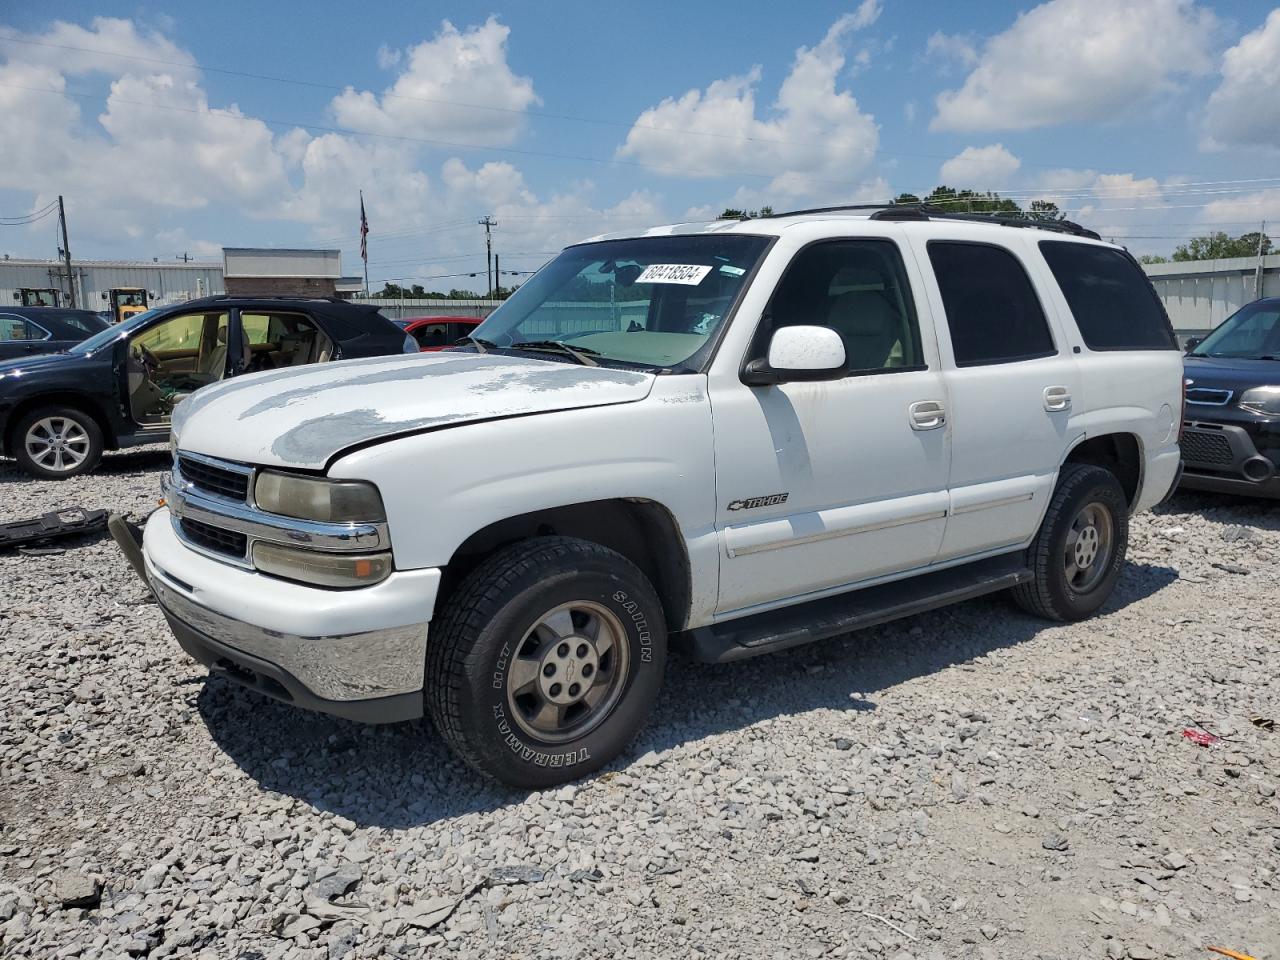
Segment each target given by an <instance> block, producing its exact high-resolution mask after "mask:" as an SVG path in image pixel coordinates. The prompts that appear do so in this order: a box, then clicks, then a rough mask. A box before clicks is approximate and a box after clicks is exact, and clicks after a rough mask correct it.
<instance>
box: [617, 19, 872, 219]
mask: <svg viewBox="0 0 1280 960" xmlns="http://www.w3.org/2000/svg"><path fill="white" fill-rule="evenodd" d="M878 15H879V5H878V4H873V3H869V2H867V3H863V4H862V6H861V7H859V8H858V10H857V11H856V12H855V13H851V14H846V15H845V16H843V17H841V18H840V19H839V20H837V21H836V22H835V23H834V24H833V25H832V26H831V28H830V29H829V30H828V31H827V34H826V36H825V37H823V39H822V41H821V42H820V43H819V44H817V45H816V46H814V47H801V48H800V49H799V50H797V51H796V55H795V60H794V61H793V63H792V66H791V72H790V73H789V74H788V75H787V77H786V79H784V80H783V82H782V86H781V88H780V89H779V91H778V96H777V99H776V100H775V101H774V103H773V111H772V112H773V116H772V117H771V118H769V119H762V118H760V117H757V116H756V88H757V87H758V86H759V83H760V80H761V70H760V68H759V67H758V66H757V67H753V68H752V69H751V70H750V71H748V72H747V73H746V74H743V75H741V76H735V77H727V78H725V79H721V80H716V81H714V82H712V83H711V84H710V85H709V86H707V88H706V89H705V90H696V89H695V90H689V91H688V92H686V93H685V94H684V95H683V96H681V97H679V98H671V97H669V98H667V99H665V100H663V101H662V102H661V103H659V104H658V105H657V106H655V107H650V108H649V109H647V110H645V111H644V112H643V113H642V114H640V116H639V117H638V118H637V119H636V122H635V124H634V125H633V126H632V128H631V130H630V131H629V132H628V134H627V139H626V142H625V143H624V144H623V145H622V147H621V148H620V149H619V150H618V155H619V156H621V157H625V158H629V159H634V160H637V161H640V162H641V163H645V164H651V165H653V166H654V167H656V168H659V169H660V170H661V171H662V172H666V173H671V174H675V175H684V176H707V177H712V176H733V175H743V174H752V173H770V174H775V176H774V179H773V181H772V183H770V185H769V187H768V188H767V190H766V191H765V192H766V193H767V194H769V195H771V196H772V198H773V199H774V200H776V199H777V198H778V197H779V196H790V197H798V196H810V195H813V194H816V193H820V192H827V193H830V192H831V191H833V190H840V189H845V190H848V189H852V188H853V185H854V184H855V183H856V182H857V181H858V180H859V179H860V178H861V177H862V176H863V175H864V174H865V173H866V172H867V170H868V169H869V167H870V165H871V162H872V160H873V159H874V157H875V153H876V148H877V146H878V144H879V139H880V134H879V129H878V127H877V126H876V123H875V120H874V119H873V118H872V117H871V116H870V115H869V114H866V113H864V112H863V111H862V110H861V108H860V107H859V106H858V102H857V100H856V99H854V96H853V94H852V93H850V92H849V91H848V90H841V89H839V88H838V86H837V81H838V78H839V77H840V74H841V71H842V70H843V69H844V67H845V62H846V53H845V48H844V41H845V38H846V37H847V35H848V34H849V33H850V32H852V31H854V30H857V29H859V28H861V27H865V26H867V25H868V24H870V23H871V22H873V21H874V20H875V18H876V16H878ZM690 131H696V133H690Z"/></svg>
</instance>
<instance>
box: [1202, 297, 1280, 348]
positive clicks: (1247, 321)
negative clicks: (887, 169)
mask: <svg viewBox="0 0 1280 960" xmlns="http://www.w3.org/2000/svg"><path fill="white" fill-rule="evenodd" d="M1191 356H1193V357H1233V358H1236V359H1242V360H1243V359H1250V360H1251V359H1263V358H1273V357H1277V356H1280V301H1276V300H1268V301H1259V302H1257V303H1251V304H1249V305H1247V306H1244V307H1241V308H1240V309H1239V310H1237V311H1236V312H1235V313H1233V314H1232V315H1231V316H1229V317H1227V319H1226V320H1223V321H1222V324H1221V325H1220V326H1219V327H1218V328H1217V329H1216V330H1214V331H1213V333H1211V334H1209V335H1208V336H1207V337H1205V338H1204V340H1203V341H1201V342H1200V343H1199V344H1198V345H1197V346H1196V348H1195V349H1194V350H1192V351H1191Z"/></svg>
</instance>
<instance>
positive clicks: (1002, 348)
mask: <svg viewBox="0 0 1280 960" xmlns="http://www.w3.org/2000/svg"><path fill="white" fill-rule="evenodd" d="M929 260H930V262H931V263H932V264H933V274H934V276H935V277H936V278H937V280H938V290H939V292H940V293H941V294H942V306H943V308H944V309H945V310H946V313H947V327H948V329H949V330H950V331H951V349H952V352H953V353H954V354H955V361H956V366H957V367H973V366H979V365H984V364H992V363H1012V362H1015V361H1018V360H1031V359H1034V358H1036V357H1047V356H1052V355H1053V354H1054V353H1055V352H1056V351H1055V350H1054V346H1053V336H1052V335H1051V334H1050V333H1049V324H1048V322H1047V321H1046V320H1045V317H1044V311H1043V310H1042V309H1041V308H1040V300H1039V299H1038V298H1037V297H1036V291H1035V288H1034V287H1033V286H1032V285H1031V278H1030V277H1028V276H1027V271H1025V270H1024V269H1022V264H1021V263H1020V262H1019V261H1018V258H1017V257H1015V256H1014V255H1013V254H1012V253H1010V252H1009V251H1008V250H1006V249H1004V248H1003V247H997V246H993V245H991V244H985V243H960V242H957V241H953V240H931V241H929Z"/></svg>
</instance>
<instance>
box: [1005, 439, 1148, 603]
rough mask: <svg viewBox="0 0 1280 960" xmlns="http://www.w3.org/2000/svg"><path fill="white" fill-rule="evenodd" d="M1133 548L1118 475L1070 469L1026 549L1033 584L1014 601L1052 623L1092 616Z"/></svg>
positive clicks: (1060, 480) (1075, 465) (1073, 465)
mask: <svg viewBox="0 0 1280 960" xmlns="http://www.w3.org/2000/svg"><path fill="white" fill-rule="evenodd" d="M1128 548H1129V504H1128V502H1127V501H1126V500H1125V495H1124V489H1123V488H1122V487H1121V486H1120V481H1119V480H1117V479H1116V476H1115V474H1113V473H1112V472H1111V471H1110V470H1105V469H1103V468H1102V467H1097V466H1093V465H1092V464H1087V463H1068V464H1065V465H1064V466H1063V468H1062V470H1061V471H1060V472H1059V474H1058V485H1057V487H1055V488H1054V491H1053V499H1052V500H1051V501H1050V502H1049V509H1048V510H1047V511H1046V512H1045V517H1044V521H1043V522H1042V523H1041V524H1040V530H1039V532H1038V533H1037V534H1036V538H1035V539H1034V540H1033V541H1032V542H1031V546H1030V547H1029V548H1028V550H1027V565H1028V566H1029V567H1030V568H1031V573H1032V579H1031V580H1030V581H1029V582H1027V583H1024V584H1022V585H1020V586H1018V587H1015V588H1014V590H1013V596H1014V599H1015V600H1016V601H1017V602H1018V605H1019V606H1021V607H1022V608H1023V609H1024V610H1026V611H1027V612H1028V613H1034V614H1038V615H1039V616H1042V617H1047V618H1048V619H1050V620H1083V619H1084V618H1085V617H1088V616H1092V615H1093V614H1094V613H1096V612H1097V611H1098V608H1099V607H1101V606H1102V605H1103V604H1104V603H1106V601H1107V598H1108V597H1109V596H1111V591H1112V590H1113V589H1115V585H1116V581H1117V580H1118V579H1119V578H1120V571H1121V568H1122V567H1123V566H1124V558H1125V553H1126V552H1127V551H1128Z"/></svg>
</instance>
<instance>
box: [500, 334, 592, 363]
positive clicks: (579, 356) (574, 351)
mask: <svg viewBox="0 0 1280 960" xmlns="http://www.w3.org/2000/svg"><path fill="white" fill-rule="evenodd" d="M511 349H512V350H547V351H550V352H552V353H563V354H564V355H565V356H568V357H573V359H574V360H576V361H578V363H580V364H582V365H583V366H584V367H598V366H600V364H598V363H596V362H595V361H594V360H592V359H591V357H598V356H600V351H599V350H592V349H591V348H590V347H571V346H569V345H568V344H567V343H565V342H564V341H563V340H526V341H524V342H523V343H513V344H512V345H511ZM588 354H589V355H590V356H588Z"/></svg>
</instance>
